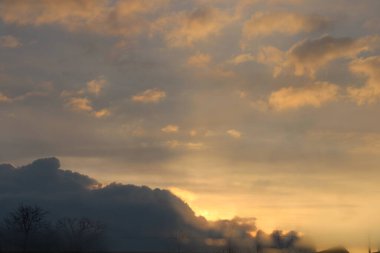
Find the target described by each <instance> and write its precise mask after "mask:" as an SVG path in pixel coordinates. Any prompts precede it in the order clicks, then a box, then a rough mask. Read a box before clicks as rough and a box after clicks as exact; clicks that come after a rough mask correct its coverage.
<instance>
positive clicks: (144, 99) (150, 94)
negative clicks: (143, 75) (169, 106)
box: [132, 89, 166, 103]
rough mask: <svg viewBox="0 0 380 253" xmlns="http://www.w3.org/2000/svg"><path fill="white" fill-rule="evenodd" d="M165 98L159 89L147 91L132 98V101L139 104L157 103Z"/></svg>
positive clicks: (164, 94) (164, 93) (163, 92)
mask: <svg viewBox="0 0 380 253" xmlns="http://www.w3.org/2000/svg"><path fill="white" fill-rule="evenodd" d="M165 98H166V92H165V91H163V90H160V89H147V90H144V91H143V92H141V93H138V94H136V95H134V96H132V101H134V102H139V103H158V102H160V101H162V100H164V99H165Z"/></svg>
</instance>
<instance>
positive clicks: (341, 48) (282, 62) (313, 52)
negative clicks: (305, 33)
mask: <svg viewBox="0 0 380 253" xmlns="http://www.w3.org/2000/svg"><path fill="white" fill-rule="evenodd" d="M379 41H380V37H379V36H367V37H363V38H358V39H353V38H334V37H331V36H323V37H321V38H318V39H314V40H313V39H306V40H303V41H300V42H298V43H296V44H294V45H293V46H292V47H291V48H290V49H289V50H288V51H286V52H283V51H281V50H279V49H277V48H274V47H263V48H262V49H261V51H260V52H259V54H258V56H257V57H256V61H258V62H260V63H263V64H267V65H270V66H273V68H274V69H273V75H274V76H275V77H277V76H278V75H279V74H281V73H282V72H284V71H290V72H292V73H293V74H294V75H296V76H309V77H312V78H314V77H315V75H316V73H317V71H318V70H319V69H321V68H323V67H324V66H326V65H327V64H328V63H330V62H332V61H334V60H337V59H340V58H347V59H350V58H354V57H356V56H357V55H358V54H359V53H361V52H366V51H370V50H373V49H375V48H376V47H378V43H379Z"/></svg>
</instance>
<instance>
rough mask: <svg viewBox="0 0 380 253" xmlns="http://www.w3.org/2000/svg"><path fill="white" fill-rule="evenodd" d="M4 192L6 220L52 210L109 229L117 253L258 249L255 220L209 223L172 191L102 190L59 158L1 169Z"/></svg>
mask: <svg viewBox="0 0 380 253" xmlns="http://www.w3.org/2000/svg"><path fill="white" fill-rule="evenodd" d="M0 189H1V194H0V202H1V203H2V206H3V207H4V208H2V209H1V210H0V216H1V217H3V216H4V215H5V214H6V213H7V212H8V211H10V210H11V209H12V208H14V207H15V205H17V203H20V202H23V203H29V204H36V205H39V206H41V207H43V208H44V209H47V210H49V211H50V217H51V218H59V217H62V216H74V217H82V216H86V217H89V218H91V219H97V220H100V221H102V222H104V223H105V224H106V225H107V240H108V243H109V245H112V246H110V247H111V248H110V249H112V250H126V249H127V250H173V249H175V247H176V245H177V244H178V243H180V244H181V247H183V248H184V249H188V250H195V249H200V248H203V249H205V248H209V249H211V248H213V249H217V248H218V247H219V248H221V247H226V243H227V242H230V241H231V242H233V243H234V244H235V245H239V247H250V248H253V247H255V245H256V244H255V238H254V237H253V236H252V235H251V234H250V233H251V232H253V231H255V230H256V226H255V220H254V219H243V218H235V219H232V220H223V221H216V222H209V221H207V220H206V219H205V218H203V217H197V216H196V215H195V214H194V212H193V210H192V209H191V208H190V207H189V206H188V205H187V204H186V203H184V202H183V201H182V200H181V199H179V198H178V197H176V196H175V195H173V194H172V193H171V192H169V191H167V190H161V189H151V188H148V187H146V186H135V185H123V184H118V183H112V184H109V185H105V186H101V185H100V184H99V183H98V182H97V181H96V180H95V179H92V178H90V177H88V176H85V175H82V174H79V173H75V172H72V171H68V170H62V169H60V162H59V160H58V159H56V158H46V159H40V160H36V161H34V162H33V163H31V164H29V165H26V166H22V167H18V168H15V167H14V166H12V165H10V164H2V165H0ZM280 237H281V238H282V237H283V236H280ZM283 239H284V240H285V239H286V238H285V237H284V238H283ZM213 242H223V243H219V244H217V243H216V244H215V243H214V244H213ZM290 244H291V245H292V246H293V244H292V243H290ZM290 244H289V245H290ZM289 245H286V246H284V248H289V247H290V246H289Z"/></svg>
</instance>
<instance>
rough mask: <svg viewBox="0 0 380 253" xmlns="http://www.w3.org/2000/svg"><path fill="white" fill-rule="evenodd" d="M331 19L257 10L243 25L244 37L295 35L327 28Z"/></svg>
mask: <svg viewBox="0 0 380 253" xmlns="http://www.w3.org/2000/svg"><path fill="white" fill-rule="evenodd" d="M328 24H329V21H328V20H327V19H326V18H324V17H322V16H318V15H305V14H300V13H290V12H257V13H255V14H254V15H252V17H251V18H250V20H248V21H246V22H245V24H244V27H243V36H244V38H255V37H264V36H270V35H273V34H276V33H279V34H285V35H294V34H297V33H300V32H312V31H315V30H320V29H322V28H325V27H326V26H327V25H328Z"/></svg>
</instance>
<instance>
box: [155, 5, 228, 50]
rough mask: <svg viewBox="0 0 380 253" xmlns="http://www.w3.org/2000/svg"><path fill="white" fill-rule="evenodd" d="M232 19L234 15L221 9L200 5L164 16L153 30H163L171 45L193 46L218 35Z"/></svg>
mask: <svg viewBox="0 0 380 253" xmlns="http://www.w3.org/2000/svg"><path fill="white" fill-rule="evenodd" d="M232 20H233V17H231V16H230V15H229V14H228V13H226V12H224V11H221V10H220V9H216V8H211V7H199V8H197V9H195V10H193V11H191V12H186V11H183V12H178V13H175V14H173V15H171V16H167V17H162V18H160V19H158V20H157V21H156V22H155V23H154V24H153V26H152V30H153V31H156V32H157V31H158V32H161V33H162V34H163V36H164V38H165V40H166V42H167V44H168V45H169V46H172V47H189V46H190V47H191V46H193V45H194V44H195V43H197V42H201V41H205V40H207V39H208V38H209V37H211V36H215V35H218V34H219V33H220V31H221V30H222V29H223V28H225V26H226V25H227V24H229V23H230V22H231V21H232Z"/></svg>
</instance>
